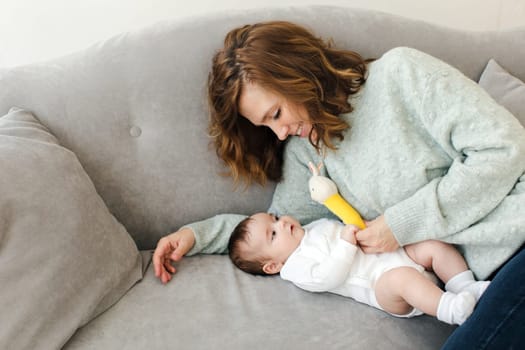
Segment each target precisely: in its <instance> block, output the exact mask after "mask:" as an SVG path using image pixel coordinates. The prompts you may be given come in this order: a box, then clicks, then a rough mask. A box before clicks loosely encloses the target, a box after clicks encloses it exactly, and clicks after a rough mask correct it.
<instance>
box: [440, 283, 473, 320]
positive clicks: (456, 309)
mask: <svg viewBox="0 0 525 350" xmlns="http://www.w3.org/2000/svg"><path fill="white" fill-rule="evenodd" d="M475 306H476V297H475V296H474V295H472V294H471V293H470V292H466V291H465V292H461V293H459V294H454V293H452V292H445V293H443V295H442V296H441V300H440V301H439V305H438V309H437V318H438V320H440V321H443V322H446V323H449V324H458V325H460V324H462V323H463V322H465V320H466V319H467V318H468V317H469V316H470V315H471V314H472V311H474V307H475Z"/></svg>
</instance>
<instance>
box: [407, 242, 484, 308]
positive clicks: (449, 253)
mask: <svg viewBox="0 0 525 350" xmlns="http://www.w3.org/2000/svg"><path fill="white" fill-rule="evenodd" d="M404 249H405V251H406V253H407V255H408V256H409V257H410V258H411V259H412V260H414V261H415V262H416V263H418V264H419V265H422V266H423V267H424V268H425V269H427V270H429V271H434V272H435V274H436V275H437V276H438V277H439V279H441V280H442V281H443V282H444V283H446V285H445V289H446V290H447V291H450V292H454V293H460V292H462V291H469V292H471V293H472V294H473V295H474V296H475V297H476V300H479V298H480V297H481V295H482V294H483V292H485V289H487V287H488V285H489V284H490V282H489V281H476V280H475V279H474V275H473V274H472V271H470V270H469V269H468V266H467V263H466V262H465V259H464V258H463V256H462V255H461V254H460V253H459V252H458V251H457V249H456V248H455V247H454V246H453V245H451V244H447V243H444V242H441V241H433V240H430V241H423V242H419V243H414V244H410V245H407V246H405V247H404Z"/></svg>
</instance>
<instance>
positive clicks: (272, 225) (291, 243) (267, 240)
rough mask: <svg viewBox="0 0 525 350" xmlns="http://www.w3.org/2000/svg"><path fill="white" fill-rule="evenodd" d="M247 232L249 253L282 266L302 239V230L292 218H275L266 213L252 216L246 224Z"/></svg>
mask: <svg viewBox="0 0 525 350" xmlns="http://www.w3.org/2000/svg"><path fill="white" fill-rule="evenodd" d="M248 231H249V232H250V238H249V240H248V244H249V246H250V250H251V251H253V252H255V253H256V254H260V255H262V256H264V257H267V258H269V259H272V260H274V261H275V262H277V263H282V264H284V262H285V261H286V259H288V257H289V256H290V254H292V252H293V251H294V250H295V249H297V247H298V246H299V243H301V240H302V239H303V237H304V229H303V228H302V227H301V224H299V222H298V221H297V220H295V219H294V218H292V217H290V216H282V217H280V218H277V217H275V216H273V215H270V214H267V213H258V214H255V215H253V216H252V220H251V221H250V222H249V223H248Z"/></svg>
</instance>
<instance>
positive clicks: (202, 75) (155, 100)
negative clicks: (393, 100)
mask: <svg viewBox="0 0 525 350" xmlns="http://www.w3.org/2000/svg"><path fill="white" fill-rule="evenodd" d="M271 19H284V20H291V21H295V22H298V23H301V24H303V25H306V26H307V27H309V28H311V29H312V30H313V31H314V32H316V33H317V34H318V35H319V36H321V37H323V38H333V40H334V43H335V44H336V45H337V46H340V47H344V48H348V49H351V50H355V51H357V52H360V53H361V54H362V55H363V56H365V57H379V56H380V55H381V54H382V53H383V52H385V51H386V50H388V49H390V48H392V47H396V46H411V47H415V48H418V49H421V50H423V51H426V52H428V53H430V54H432V55H435V56H437V57H440V58H442V59H444V60H445V61H447V62H449V63H451V64H452V65H454V66H456V67H457V68H459V69H460V70H462V71H463V72H464V73H465V74H466V75H467V76H469V77H470V78H472V79H474V80H477V79H478V78H479V75H480V73H481V72H482V70H483V68H484V67H485V65H486V64H487V62H488V60H489V59H490V58H495V59H496V60H497V61H498V62H499V63H500V64H501V65H502V66H504V67H505V68H506V69H507V70H508V71H509V72H510V73H512V74H513V75H515V76H517V77H518V78H521V79H525V64H524V63H523V62H525V28H521V29H517V30H512V31H505V32H465V31H460V30H453V29H449V28H444V27H439V26H435V25H431V24H427V23H423V22H421V21H416V20H409V19H406V18H401V17H398V16H393V15H388V14H385V13H380V12H372V11H368V10H357V9H349V8H343V7H330V6H306V7H286V8H272V9H259V10H250V11H239V12H234V13H231V12H228V13H226V12H220V13H214V14H210V15H206V16H201V17H195V18H188V19H184V20H178V21H167V22H161V23H158V24H155V25H153V26H150V27H147V28H144V29H142V30H138V31H134V32H129V33H124V34H120V35H117V36H115V37H112V38H110V39H108V40H105V41H103V42H100V43H98V44H96V45H93V46H91V47H89V48H87V49H85V50H83V51H81V52H78V53H74V54H71V55H68V56H65V57H61V58H57V59H54V60H51V61H47V62H44V63H35V64H30V65H25V66H20V67H15V68H10V69H4V70H1V69H0V86H1V89H0V115H3V114H5V113H6V112H7V110H8V109H9V108H10V107H12V106H19V107H22V108H26V109H29V110H32V111H33V112H34V113H35V115H36V116H37V117H38V118H39V119H40V120H41V121H42V123H44V124H45V125H46V126H48V127H49V128H50V130H51V131H52V132H53V133H54V134H55V135H56V136H57V138H58V139H59V140H60V142H61V143H62V144H63V145H64V146H66V147H67V148H69V149H71V150H72V151H73V152H75V153H76V155H77V156H78V158H79V159H80V162H81V163H82V165H83V166H84V168H85V169H86V171H87V173H88V174H89V176H90V177H91V179H92V180H93V182H94V184H95V186H96V188H97V190H98V192H99V193H100V195H101V196H102V197H103V198H104V200H105V201H106V203H107V205H108V207H109V209H110V210H111V212H112V213H113V214H114V215H115V216H116V217H117V218H118V219H119V220H120V221H121V222H122V223H123V224H124V225H125V226H126V228H127V229H128V231H129V232H130V234H131V235H132V236H133V238H134V239H135V241H136V242H137V245H138V246H139V248H140V249H150V248H153V247H154V246H155V244H156V242H157V240H158V239H159V238H160V237H161V236H163V235H165V234H166V233H169V232H171V231H174V230H176V229H177V228H178V227H180V226H181V225H183V224H185V223H188V222H192V221H195V220H200V219H203V218H206V217H209V216H212V215H214V214H218V213H223V212H234V213H245V214H250V213H253V212H255V211H258V210H265V209H266V208H267V207H268V206H269V202H270V199H271V195H272V192H273V188H274V185H273V184H269V185H268V186H266V187H264V188H262V187H260V186H258V185H254V186H252V187H250V188H249V189H248V190H246V191H242V188H241V189H239V190H237V191H234V186H233V183H232V181H231V180H230V179H229V178H225V177H222V176H220V175H219V172H221V171H222V170H224V168H223V165H222V164H221V163H220V162H219V161H218V159H217V157H216V155H215V151H214V150H213V149H211V148H210V147H209V138H208V136H207V131H206V127H207V121H208V117H207V107H206V80H207V73H208V70H209V68H210V60H211V57H212V55H213V53H214V51H215V50H216V49H218V48H219V47H221V45H222V40H223V37H224V35H225V34H226V32H227V31H228V30H230V29H232V28H233V27H236V26H238V25H241V24H246V23H253V22H257V21H263V20H271Z"/></svg>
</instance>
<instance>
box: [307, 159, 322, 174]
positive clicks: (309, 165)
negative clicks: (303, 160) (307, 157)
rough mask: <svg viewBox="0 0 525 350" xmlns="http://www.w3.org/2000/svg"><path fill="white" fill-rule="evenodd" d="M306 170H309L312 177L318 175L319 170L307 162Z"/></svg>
mask: <svg viewBox="0 0 525 350" xmlns="http://www.w3.org/2000/svg"><path fill="white" fill-rule="evenodd" d="M308 168H309V169H310V172H311V173H312V175H314V176H315V175H319V170H318V169H317V168H316V167H315V165H314V164H313V163H312V162H308Z"/></svg>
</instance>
